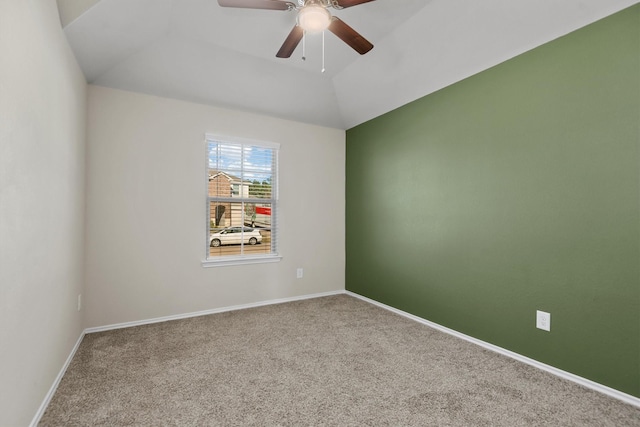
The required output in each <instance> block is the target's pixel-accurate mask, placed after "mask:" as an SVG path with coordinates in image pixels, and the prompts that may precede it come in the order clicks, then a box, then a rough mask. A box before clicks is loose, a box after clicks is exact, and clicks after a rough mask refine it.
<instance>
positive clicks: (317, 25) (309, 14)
mask: <svg viewBox="0 0 640 427" xmlns="http://www.w3.org/2000/svg"><path fill="white" fill-rule="evenodd" d="M329 24H331V13H329V11H328V10H327V9H325V8H324V7H322V6H317V5H310V6H305V7H303V8H302V9H301V10H300V12H298V25H299V26H300V27H301V28H302V29H303V30H305V31H306V32H308V33H319V32H321V31H324V30H326V29H327V28H328V27H329Z"/></svg>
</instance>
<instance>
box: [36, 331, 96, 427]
mask: <svg viewBox="0 0 640 427" xmlns="http://www.w3.org/2000/svg"><path fill="white" fill-rule="evenodd" d="M83 338H84V331H82V333H81V334H80V337H79V338H78V341H76V345H74V346H73V348H72V349H71V353H69V357H67V360H66V361H65V362H64V365H62V369H60V372H58V376H57V377H56V379H55V380H54V381H53V384H52V385H51V388H49V391H48V392H47V394H46V395H45V396H44V400H43V401H42V403H41V404H40V407H39V408H38V411H37V412H36V414H35V415H34V417H33V419H32V420H31V424H29V427H36V426H37V425H38V423H39V422H40V419H41V418H42V415H44V411H45V410H46V409H47V406H49V402H51V398H52V397H53V395H54V394H55V392H56V390H57V389H58V385H59V384H60V381H61V380H62V377H63V376H64V374H65V372H67V368H68V367H69V364H71V361H72V360H73V357H74V356H75V355H76V351H78V347H80V343H81V342H82V339H83Z"/></svg>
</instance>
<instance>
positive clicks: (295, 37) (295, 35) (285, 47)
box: [276, 25, 304, 58]
mask: <svg viewBox="0 0 640 427" xmlns="http://www.w3.org/2000/svg"><path fill="white" fill-rule="evenodd" d="M303 34H304V31H302V28H300V27H299V26H297V25H296V26H295V27H293V30H291V32H290V33H289V35H288V36H287V39H286V40H285V41H284V43H282V47H280V50H279V51H278V53H276V56H277V57H278V58H290V57H291V54H292V53H293V51H294V50H296V47H298V43H300V40H302V36H303Z"/></svg>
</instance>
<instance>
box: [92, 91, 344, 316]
mask: <svg viewBox="0 0 640 427" xmlns="http://www.w3.org/2000/svg"><path fill="white" fill-rule="evenodd" d="M88 99H89V113H88V114H89V119H88V130H87V132H88V148H87V150H88V151H87V252H86V256H87V264H86V265H87V276H86V278H87V299H86V301H87V317H86V320H87V324H86V326H87V327H95V326H103V325H109V324H114V323H120V322H128V321H136V320H141V319H149V318H155V317H161V316H168V315H174V314H182V313H189V312H194V311H200V310H207V309H213V308H219V307H227V306H232V305H238V304H246V303H252V302H258V301H264V300H269V299H275V298H286V297H293V296H298V295H305V294H312V293H319V292H327V291H335V290H342V289H344V268H345V249H344V244H345V243H344V242H345V228H344V211H345V167H344V164H345V132H344V131H342V130H337V129H330V128H323V127H318V126H312V125H306V124H301V123H296V122H291V121H285V120H281V119H275V118H271V117H266V116H260V115H255V114H248V113H242V112H237V111H231V110H226V109H221V108H214V107H210V106H204V105H199V104H192V103H187V102H182V101H176V100H171V99H165V98H158V97H152V96H147V95H140V94H135V93H131V92H124V91H118V90H113V89H107V88H103V87H97V86H89V98H88ZM207 132H209V133H216V134H222V135H230V136H237V137H244V138H252V139H258V140H267V141H273V142H278V143H280V144H281V150H280V211H279V215H280V236H279V239H280V240H279V242H280V246H279V249H280V253H281V254H282V255H283V259H282V261H280V262H278V263H273V264H257V265H242V266H229V267H215V268H203V267H202V266H201V265H200V262H201V260H202V259H203V258H204V256H205V246H204V245H205V239H206V237H205V226H206V219H205V218H206V212H205V195H206V182H205V170H204V167H205V148H204V134H205V133H207ZM296 267H303V268H304V278H303V279H296Z"/></svg>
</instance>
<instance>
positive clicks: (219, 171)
mask: <svg viewBox="0 0 640 427" xmlns="http://www.w3.org/2000/svg"><path fill="white" fill-rule="evenodd" d="M206 146H207V174H206V175H207V208H206V209H207V249H206V261H204V262H203V265H204V266H214V265H228V264H238V263H250V262H270V261H278V260H279V259H280V257H279V256H278V251H277V241H278V239H277V212H278V202H277V201H278V197H277V190H278V148H279V146H278V144H273V143H267V142H257V141H247V140H240V139H238V138H227V137H216V136H212V135H207V137H206Z"/></svg>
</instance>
